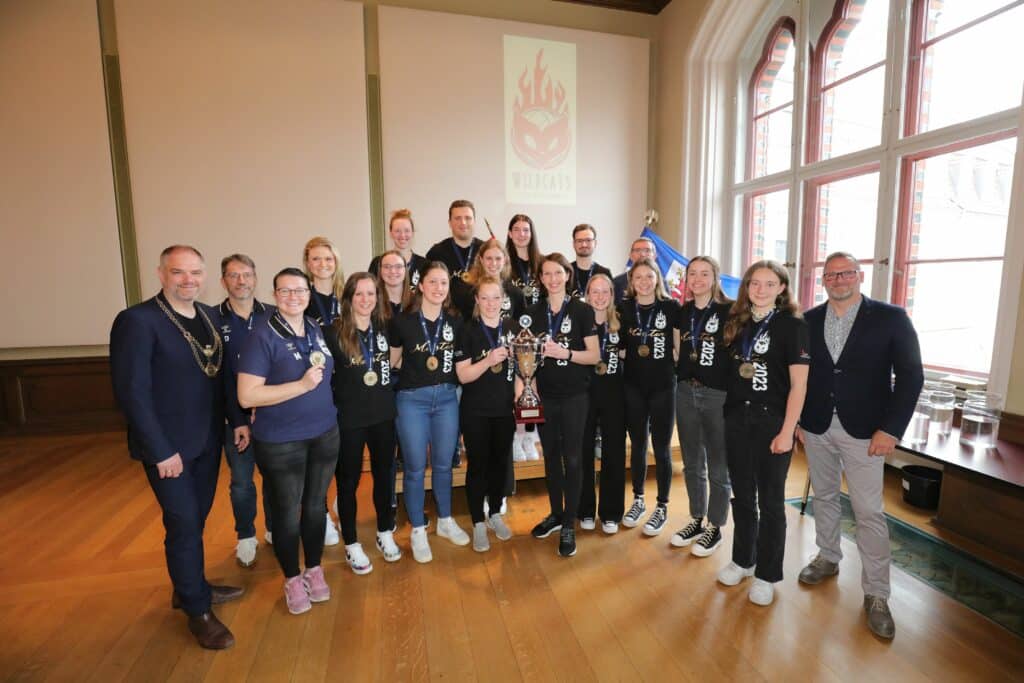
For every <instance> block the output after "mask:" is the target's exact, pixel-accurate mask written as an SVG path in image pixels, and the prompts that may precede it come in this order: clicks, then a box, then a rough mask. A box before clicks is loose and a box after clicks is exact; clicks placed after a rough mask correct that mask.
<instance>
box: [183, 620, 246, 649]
mask: <svg viewBox="0 0 1024 683" xmlns="http://www.w3.org/2000/svg"><path fill="white" fill-rule="evenodd" d="M188 630H189V631H192V635H194V636H195V637H196V641H197V642H198V643H199V645H200V646H202V647H205V648H206V649H207V650H226V649H227V648H229V647H231V646H232V645H234V644H235V637H234V636H233V635H231V631H229V630H228V627H227V626H225V625H224V624H222V623H221V621H220V619H218V618H217V615H216V614H214V613H213V612H206V613H205V614H202V615H200V616H198V617H189V618H188Z"/></svg>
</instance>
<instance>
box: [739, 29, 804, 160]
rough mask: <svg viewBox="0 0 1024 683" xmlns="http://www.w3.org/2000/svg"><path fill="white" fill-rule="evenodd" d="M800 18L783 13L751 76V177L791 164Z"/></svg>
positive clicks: (769, 36)
mask: <svg viewBox="0 0 1024 683" xmlns="http://www.w3.org/2000/svg"><path fill="white" fill-rule="evenodd" d="M795 34H796V22H794V21H793V20H792V19H790V18H789V17H783V18H782V19H780V20H779V22H778V23H777V24H776V25H775V28H774V29H772V31H771V32H770V33H769V35H768V39H767V40H766V41H765V44H764V51H763V53H762V54H761V59H760V60H758V63H757V66H756V67H754V73H753V76H752V77H751V79H750V110H751V111H750V122H751V127H750V153H749V164H748V173H747V177H748V178H759V177H761V176H764V175H769V174H771V173H776V172H778V171H784V170H786V169H787V168H789V167H790V158H791V156H792V145H793V83H794V78H793V74H794V71H795V63H796V49H795V47H794V43H795V41H794V36H795Z"/></svg>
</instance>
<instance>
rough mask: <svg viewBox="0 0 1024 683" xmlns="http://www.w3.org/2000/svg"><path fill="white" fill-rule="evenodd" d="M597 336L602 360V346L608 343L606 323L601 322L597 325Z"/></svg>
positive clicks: (603, 355) (603, 356)
mask: <svg viewBox="0 0 1024 683" xmlns="http://www.w3.org/2000/svg"><path fill="white" fill-rule="evenodd" d="M597 338H598V339H599V340H600V342H601V360H604V359H605V353H604V347H605V345H607V344H608V323H601V324H599V325H598V326H597Z"/></svg>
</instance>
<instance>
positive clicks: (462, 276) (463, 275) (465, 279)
mask: <svg viewBox="0 0 1024 683" xmlns="http://www.w3.org/2000/svg"><path fill="white" fill-rule="evenodd" d="M459 279H461V280H462V281H463V282H469V272H468V271H463V272H461V273H459Z"/></svg>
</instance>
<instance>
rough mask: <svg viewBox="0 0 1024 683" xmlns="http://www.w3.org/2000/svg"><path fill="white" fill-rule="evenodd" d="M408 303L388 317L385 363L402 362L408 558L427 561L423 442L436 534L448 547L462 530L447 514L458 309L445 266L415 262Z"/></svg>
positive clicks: (462, 537)
mask: <svg viewBox="0 0 1024 683" xmlns="http://www.w3.org/2000/svg"><path fill="white" fill-rule="evenodd" d="M417 287H418V288H419V293H418V294H417V295H416V298H415V299H414V300H413V302H412V305H411V306H410V307H409V308H408V309H407V310H406V311H404V312H402V313H399V314H398V315H397V316H395V317H394V318H392V320H391V335H390V336H391V364H392V365H398V364H399V363H401V367H402V386H401V389H400V390H399V392H398V396H397V398H396V407H397V409H398V418H397V419H396V421H395V426H396V427H397V429H398V439H399V442H400V443H401V445H402V459H403V461H404V468H403V476H402V493H403V494H404V495H405V508H406V512H407V513H408V515H409V521H410V523H411V524H412V537H411V540H412V556H413V559H415V560H416V561H417V562H430V561H431V560H432V559H433V555H432V553H431V552H430V541H429V540H428V539H427V524H426V520H425V517H424V514H423V502H424V486H423V477H424V474H425V471H426V467H427V447H428V446H429V447H430V481H431V485H432V487H433V490H434V501H435V502H436V503H437V515H438V520H437V535H438V536H440V537H442V538H447V539H448V540H450V541H451V542H452V543H454V544H455V545H467V544H468V543H469V536H468V535H467V534H466V532H465V531H463V530H462V529H461V528H459V525H458V524H457V523H456V522H455V519H454V518H452V459H453V455H454V453H455V446H456V445H457V444H458V442H459V400H458V398H457V396H456V393H455V389H456V386H457V385H458V378H457V377H456V375H455V363H456V361H457V360H458V347H457V345H456V339H457V337H458V335H459V334H460V331H461V329H462V319H461V318H460V317H459V314H458V313H456V312H453V311H451V310H450V308H449V305H450V299H449V296H448V294H449V281H448V267H447V266H446V265H444V263H442V262H440V261H431V262H430V263H428V264H427V265H426V266H424V268H423V273H422V275H421V276H420V283H419V285H417Z"/></svg>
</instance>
